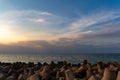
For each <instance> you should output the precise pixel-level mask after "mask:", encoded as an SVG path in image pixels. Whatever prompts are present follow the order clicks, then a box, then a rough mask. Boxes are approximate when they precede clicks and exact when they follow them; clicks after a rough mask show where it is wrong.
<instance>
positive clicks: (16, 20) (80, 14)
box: [0, 0, 120, 54]
mask: <svg viewBox="0 0 120 80" xmlns="http://www.w3.org/2000/svg"><path fill="white" fill-rule="evenodd" d="M0 53H16V54H18V53H20V54H21V53H23V54H24V53H28V54H33V53H46V54H64V53H66V54H67V53H68V54H75V53H89V54H90V53H120V0H78V1H77V0H76V1H75V0H62V1H61V0H51V1H50V0H34V1H33V0H0Z"/></svg>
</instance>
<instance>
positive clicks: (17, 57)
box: [0, 54, 120, 63]
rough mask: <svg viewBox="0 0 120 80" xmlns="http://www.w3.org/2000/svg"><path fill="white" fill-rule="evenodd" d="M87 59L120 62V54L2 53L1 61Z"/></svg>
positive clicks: (74, 61)
mask: <svg viewBox="0 0 120 80" xmlns="http://www.w3.org/2000/svg"><path fill="white" fill-rule="evenodd" d="M84 59H87V60H88V61H89V62H90V63H96V62H99V61H104V62H110V61H117V62H119V63H120V54H64V55H63V54H54V55H53V54H48V55H47V54H0V62H12V63H13V62H26V63H27V62H34V63H37V62H41V63H43V62H47V63H50V62H51V61H54V62H57V61H67V62H70V63H82V61H83V60H84Z"/></svg>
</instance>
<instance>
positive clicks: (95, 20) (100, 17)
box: [69, 10, 120, 33]
mask: <svg viewBox="0 0 120 80" xmlns="http://www.w3.org/2000/svg"><path fill="white" fill-rule="evenodd" d="M117 18H120V12H119V10H116V11H104V12H96V13H92V14H89V15H87V16H86V15H85V16H84V15H83V16H81V17H80V19H78V20H76V21H74V22H72V23H71V24H70V26H69V30H70V31H71V32H73V33H74V32H81V31H83V30H85V29H87V28H88V29H89V27H91V26H94V25H99V24H100V25H101V24H104V23H105V22H109V21H112V20H115V19H117Z"/></svg>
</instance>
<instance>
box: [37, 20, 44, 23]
mask: <svg viewBox="0 0 120 80" xmlns="http://www.w3.org/2000/svg"><path fill="white" fill-rule="evenodd" d="M35 22H37V23H44V22H45V20H44V19H37V20H35Z"/></svg>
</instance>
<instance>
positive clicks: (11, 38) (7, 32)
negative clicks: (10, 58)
mask: <svg viewBox="0 0 120 80" xmlns="http://www.w3.org/2000/svg"><path fill="white" fill-rule="evenodd" d="M26 40H27V38H26V37H25V36H23V35H20V34H18V32H17V31H15V30H13V29H11V28H10V27H6V26H3V27H0V44H1V43H2V44H10V43H16V42H19V41H26Z"/></svg>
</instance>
